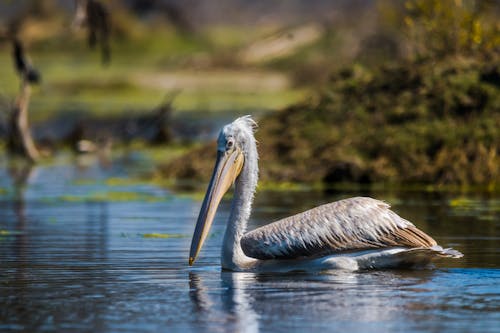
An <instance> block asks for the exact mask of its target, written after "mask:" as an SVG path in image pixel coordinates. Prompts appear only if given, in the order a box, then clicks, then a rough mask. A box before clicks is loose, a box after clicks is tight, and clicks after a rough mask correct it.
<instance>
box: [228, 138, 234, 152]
mask: <svg viewBox="0 0 500 333" xmlns="http://www.w3.org/2000/svg"><path fill="white" fill-rule="evenodd" d="M233 146H234V141H233V139H229V140H227V142H226V149H227V150H229V149H231V148H233Z"/></svg>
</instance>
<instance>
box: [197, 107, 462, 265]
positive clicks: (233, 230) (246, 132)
mask: <svg viewBox="0 0 500 333" xmlns="http://www.w3.org/2000/svg"><path fill="white" fill-rule="evenodd" d="M256 127H257V124H256V123H255V122H254V121H253V120H252V118H251V117H249V116H245V117H241V118H238V119H236V120H235V121H234V122H232V123H230V124H228V125H226V126H224V127H223V129H222V130H221V132H220V134H219V137H218V140H217V160H216V162H215V167H214V171H213V174H212V178H211V180H210V183H209V185H208V189H207V193H206V195H205V198H204V200H203V204H202V207H201V210H200V214H199V216H198V221H197V223H196V227H195V231H194V234H193V239H192V242H191V250H190V254H189V265H190V266H191V265H193V263H194V261H195V259H196V257H197V256H198V254H199V252H200V249H201V247H202V245H203V242H204V241H205V239H206V237H207V235H208V232H209V230H210V227H211V225H212V222H213V220H214V216H215V213H216V210H217V207H218V205H219V203H220V201H221V199H222V197H223V196H224V194H225V193H226V192H227V190H228V189H229V188H230V187H231V186H232V184H233V183H234V185H235V186H234V198H233V202H232V206H231V212H230V215H229V221H228V223H227V227H226V231H225V234H224V240H223V244H222V252H221V265H222V269H224V270H230V271H257V272H262V271H264V272H286V271H320V270H330V269H347V270H360V269H381V268H395V267H415V266H426V265H428V264H429V263H430V262H431V261H432V260H433V259H437V258H442V257H450V258H460V257H462V256H463V255H462V254H461V253H460V252H458V251H456V250H453V249H443V248H442V247H441V246H438V245H437V243H436V241H435V240H434V239H432V238H431V237H430V236H429V235H427V234H426V233H424V232H423V231H421V230H419V229H418V228H417V227H415V226H414V225H413V224H412V223H411V222H409V221H407V220H405V219H403V218H401V217H400V216H398V215H397V214H396V213H394V212H393V211H392V210H390V209H389V208H390V207H389V205H388V204H386V203H384V202H382V201H379V200H375V199H372V198H366V197H356V198H349V199H344V200H340V201H337V202H333V203H330V204H326V205H322V206H319V207H316V208H313V209H310V210H308V211H305V212H303V213H300V214H297V215H294V216H291V217H288V218H284V219H282V220H279V221H276V222H273V223H270V224H268V225H266V226H263V227H260V228H257V229H255V230H253V231H250V232H246V228H247V223H248V220H249V218H250V213H251V209H252V202H253V197H254V193H255V189H256V187H257V182H258V173H259V171H258V153H257V144H256V141H255V137H254V131H255V129H256Z"/></svg>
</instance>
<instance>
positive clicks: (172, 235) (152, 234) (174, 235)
mask: <svg viewBox="0 0 500 333" xmlns="http://www.w3.org/2000/svg"><path fill="white" fill-rule="evenodd" d="M142 237H144V238H161V239H166V238H186V237H187V236H186V235H183V234H163V233H158V232H153V233H149V234H143V235H142Z"/></svg>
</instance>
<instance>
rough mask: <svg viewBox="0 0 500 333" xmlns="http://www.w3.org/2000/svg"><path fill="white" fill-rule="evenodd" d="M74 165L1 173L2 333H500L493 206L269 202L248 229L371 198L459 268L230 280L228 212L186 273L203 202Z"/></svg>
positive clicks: (401, 196)
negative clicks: (223, 260)
mask: <svg viewBox="0 0 500 333" xmlns="http://www.w3.org/2000/svg"><path fill="white" fill-rule="evenodd" d="M77 162H78V161H73V160H72V158H68V157H64V158H61V160H60V161H58V160H56V162H55V163H54V164H52V165H49V166H39V167H36V168H31V169H30V168H22V167H9V165H7V163H6V162H0V331H2V332H8V331H26V332H35V331H61V332H78V331H82V332H83V331H87V332H162V331H163V332H174V331H182V332H258V331H262V332H293V331H297V332H304V331H306V329H313V330H314V331H327V332H333V331H350V332H368V331H369V332H443V331H444V332H499V328H500V233H499V231H500V197H499V196H498V195H496V196H495V195H488V194H483V195H479V194H478V195H472V194H470V195H469V194H468V195H462V194H453V193H421V192H412V191H404V192H395V191H379V192H366V191H365V192H353V191H346V192H332V193H323V192H314V191H292V192H270V191H261V192H259V193H258V194H257V198H256V203H255V209H254V213H253V215H252V221H251V228H253V227H255V226H258V225H263V224H266V223H268V222H270V221H273V220H275V219H278V218H280V217H284V216H288V215H291V214H293V213H296V212H299V211H302V210H305V209H308V208H311V207H313V206H316V205H319V204H321V203H325V202H329V201H333V200H337V199H340V198H345V197H348V196H354V195H370V196H373V197H377V198H379V199H383V200H386V201H387V202H389V203H391V205H392V206H393V209H394V210H395V211H396V212H398V213H399V214H400V215H402V216H403V217H405V218H407V219H409V220H411V221H413V222H414V223H415V224H416V225H417V226H419V227H420V228H422V229H423V230H425V231H427V232H428V233H430V234H431V235H432V236H434V237H435V239H436V240H437V241H438V243H440V244H441V245H443V246H452V247H454V248H456V249H457V250H460V251H461V252H463V253H464V255H465V257H464V258H463V259H460V260H450V261H446V262H442V263H440V264H438V267H437V268H436V269H434V270H417V271H411V270H405V271H396V270H388V271H368V272H341V271H339V272H329V273H307V274H306V273H293V274H253V273H230V272H222V271H221V269H220V264H219V254H220V245H221V242H222V235H223V230H224V225H225V221H226V219H227V217H228V209H229V199H227V200H226V201H224V202H223V203H222V205H221V207H220V209H219V213H218V215H217V217H216V220H215V222H214V226H213V228H212V233H211V235H210V237H209V238H208V239H207V242H206V244H205V246H204V248H203V250H202V252H201V255H200V258H199V260H198V261H197V262H196V264H195V266H194V267H192V268H190V267H188V265H187V259H188V252H189V244H190V241H191V234H192V232H193V229H194V224H195V221H196V217H197V214H198V212H199V208H200V205H201V198H200V197H199V196H197V195H185V194H176V193H174V192H172V191H170V190H169V189H167V188H164V187H161V186H157V185H154V184H151V183H148V182H132V181H128V180H127V179H128V177H130V176H134V173H137V172H139V173H140V172H141V167H142V166H143V165H144V164H145V163H144V161H143V160H140V159H139V160H135V157H134V155H133V154H132V155H129V156H126V157H121V160H117V161H114V163H112V164H111V165H108V166H107V167H103V166H102V165H100V164H99V163H97V162H96V161H94V160H92V158H90V161H87V162H86V163H77ZM80 162H81V161H80ZM146 164H147V161H146ZM129 165H133V166H134V167H133V168H130V167H129ZM138 165H139V167H138Z"/></svg>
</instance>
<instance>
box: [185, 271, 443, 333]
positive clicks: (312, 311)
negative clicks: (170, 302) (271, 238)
mask: <svg viewBox="0 0 500 333" xmlns="http://www.w3.org/2000/svg"><path fill="white" fill-rule="evenodd" d="M433 274H434V271H430V270H425V271H371V272H349V271H330V272H326V273H321V274H310V273H286V274H283V273H281V274H255V273H232V272H221V273H220V280H218V277H219V276H216V275H214V274H211V273H207V272H191V273H190V275H189V278H190V297H191V301H192V303H193V305H194V309H195V312H196V317H197V320H199V321H200V322H199V323H200V325H204V326H206V327H213V324H214V323H217V322H218V323H221V324H223V325H225V326H224V327H228V326H229V327H231V329H233V330H234V331H235V332H236V331H238V332H258V331H259V330H268V329H273V327H274V325H277V323H278V322H280V323H281V324H280V325H283V326H281V327H280V328H281V329H284V328H285V327H290V328H292V327H294V328H297V327H302V326H303V325H307V323H308V324H309V325H310V324H311V323H314V322H318V323H322V325H325V324H335V325H340V324H339V323H340V322H343V323H344V324H345V325H347V326H348V323H354V322H357V323H360V322H361V323H363V322H364V323H366V325H369V324H370V323H380V324H381V325H383V323H384V322H390V321H394V320H396V321H398V322H404V321H405V320H408V321H410V322H414V323H416V322H418V316H419V314H415V313H413V312H412V309H414V308H415V307H418V304H414V302H412V300H411V299H408V297H406V296H405V295H407V294H414V293H421V292H426V289H425V287H424V286H423V285H424V284H426V282H428V281H429V280H431V278H432V276H433ZM416 301H417V300H416ZM417 302H418V301H417ZM420 315H421V314H420ZM341 326H342V325H341ZM347 326H346V327H347ZM322 327H323V326H322ZM325 327H326V326H325ZM274 328H276V327H274ZM318 328H319V327H318Z"/></svg>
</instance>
